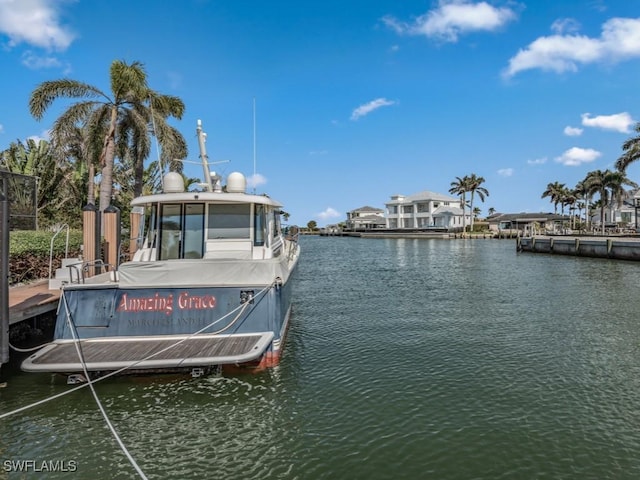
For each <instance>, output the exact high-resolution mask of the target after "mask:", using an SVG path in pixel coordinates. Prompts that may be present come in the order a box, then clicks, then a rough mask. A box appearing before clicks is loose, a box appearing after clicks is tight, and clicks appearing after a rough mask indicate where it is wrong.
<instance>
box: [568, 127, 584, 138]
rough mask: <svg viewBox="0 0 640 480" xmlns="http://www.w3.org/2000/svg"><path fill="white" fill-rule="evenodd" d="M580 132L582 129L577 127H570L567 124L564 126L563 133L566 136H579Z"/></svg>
mask: <svg viewBox="0 0 640 480" xmlns="http://www.w3.org/2000/svg"><path fill="white" fill-rule="evenodd" d="M582 132H583V129H582V128H579V127H570V126H569V125H567V126H566V127H564V134H565V135H566V136H567V137H579V136H580V135H582Z"/></svg>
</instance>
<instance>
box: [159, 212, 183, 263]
mask: <svg viewBox="0 0 640 480" xmlns="http://www.w3.org/2000/svg"><path fill="white" fill-rule="evenodd" d="M181 207H182V205H180V204H164V205H160V260H170V259H173V258H179V255H180V232H181V229H180V224H181V221H180V220H181V219H180V212H181V210H182V208H181Z"/></svg>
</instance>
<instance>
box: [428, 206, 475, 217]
mask: <svg viewBox="0 0 640 480" xmlns="http://www.w3.org/2000/svg"><path fill="white" fill-rule="evenodd" d="M446 215H459V216H462V209H461V208H458V207H450V206H446V207H438V208H436V209H435V210H434V211H433V216H434V217H444V216H446ZM467 215H468V214H467Z"/></svg>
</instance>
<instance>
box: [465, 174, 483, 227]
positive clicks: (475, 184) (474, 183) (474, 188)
mask: <svg viewBox="0 0 640 480" xmlns="http://www.w3.org/2000/svg"><path fill="white" fill-rule="evenodd" d="M465 178H466V179H467V188H468V191H469V192H471V201H470V202H469V207H470V210H471V211H472V212H473V211H474V209H473V198H474V196H475V194H476V193H477V194H478V198H479V199H480V201H481V202H484V198H485V197H488V196H489V190H487V189H486V188H485V187H483V186H482V184H483V183H484V178H483V177H478V176H476V174H475V173H472V174H471V175H469V176H468V177H465ZM473 220H474V216H473V215H472V216H471V231H473Z"/></svg>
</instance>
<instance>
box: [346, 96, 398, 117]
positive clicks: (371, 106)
mask: <svg viewBox="0 0 640 480" xmlns="http://www.w3.org/2000/svg"><path fill="white" fill-rule="evenodd" d="M395 103H396V102H394V101H391V100H387V99H386V98H376V99H375V100H372V101H370V102H369V103H365V104H364V105H360V106H359V107H358V108H356V109H354V110H353V112H351V120H357V119H359V118H360V117H364V116H365V115H368V114H370V113H371V112H373V111H374V110H377V109H378V108H380V107H386V106H389V105H395Z"/></svg>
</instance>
